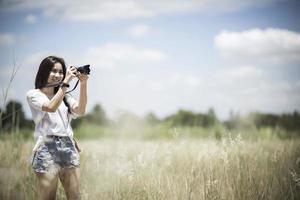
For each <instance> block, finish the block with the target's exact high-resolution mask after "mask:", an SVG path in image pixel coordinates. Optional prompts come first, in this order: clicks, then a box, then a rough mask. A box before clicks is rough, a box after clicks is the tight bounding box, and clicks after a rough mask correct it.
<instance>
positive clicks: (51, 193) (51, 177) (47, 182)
mask: <svg viewBox="0 0 300 200" xmlns="http://www.w3.org/2000/svg"><path fill="white" fill-rule="evenodd" d="M35 174H36V176H37V195H38V198H37V199H38V200H46V199H47V200H55V199H56V190H57V184H58V175H57V174H50V173H38V172H36V173H35Z"/></svg>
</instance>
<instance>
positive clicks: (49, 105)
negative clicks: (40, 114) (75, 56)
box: [42, 66, 76, 112]
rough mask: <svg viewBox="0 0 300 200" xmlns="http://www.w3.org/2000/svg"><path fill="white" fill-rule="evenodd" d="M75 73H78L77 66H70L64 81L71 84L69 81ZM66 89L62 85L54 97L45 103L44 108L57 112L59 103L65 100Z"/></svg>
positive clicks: (47, 110) (44, 109)
mask: <svg viewBox="0 0 300 200" xmlns="http://www.w3.org/2000/svg"><path fill="white" fill-rule="evenodd" d="M75 73H76V68H75V67H72V66H71V67H69V68H68V69H67V73H66V76H65V79H64V81H63V82H64V83H67V84H69V82H70V81H71V80H72V79H73V78H74V77H76V75H75ZM66 90H67V88H66V87H60V88H59V89H58V91H57V93H56V94H55V95H54V96H53V97H52V99H51V100H49V101H48V102H46V103H44V105H43V106H42V110H43V111H46V112H55V111H56V110H57V108H58V107H59V105H60V104H61V102H62V101H63V99H64V96H65V93H66Z"/></svg>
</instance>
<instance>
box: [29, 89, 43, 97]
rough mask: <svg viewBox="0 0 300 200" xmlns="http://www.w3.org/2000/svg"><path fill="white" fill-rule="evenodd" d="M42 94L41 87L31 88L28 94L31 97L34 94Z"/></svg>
mask: <svg viewBox="0 0 300 200" xmlns="http://www.w3.org/2000/svg"><path fill="white" fill-rule="evenodd" d="M36 94H41V91H40V89H30V90H28V91H27V93H26V96H27V97H30V96H32V95H36Z"/></svg>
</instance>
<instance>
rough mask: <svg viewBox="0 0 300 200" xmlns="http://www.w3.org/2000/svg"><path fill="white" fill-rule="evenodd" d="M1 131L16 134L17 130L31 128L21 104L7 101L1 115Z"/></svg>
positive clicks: (31, 125) (31, 124)
mask: <svg viewBox="0 0 300 200" xmlns="http://www.w3.org/2000/svg"><path fill="white" fill-rule="evenodd" d="M2 125H3V130H5V131H11V132H15V131H16V132H18V131H19V128H24V127H27V128H31V127H33V123H32V122H31V121H29V120H27V119H26V118H25V114H24V111H23V107H22V104H21V103H20V102H18V101H13V100H11V101H9V102H8V103H7V105H6V107H5V111H4V113H3V115H2Z"/></svg>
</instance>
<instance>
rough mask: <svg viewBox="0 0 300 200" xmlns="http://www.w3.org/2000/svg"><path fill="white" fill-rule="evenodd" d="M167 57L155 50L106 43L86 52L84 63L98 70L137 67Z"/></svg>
mask: <svg viewBox="0 0 300 200" xmlns="http://www.w3.org/2000/svg"><path fill="white" fill-rule="evenodd" d="M166 59H167V55H166V54H165V53H164V52H162V51H160V50H155V49H145V48H141V47H137V46H134V45H132V44H120V43H107V44H105V45H103V46H100V47H93V48H90V49H89V50H88V51H87V54H86V56H85V59H84V60H85V62H87V63H91V64H92V65H93V66H97V67H99V68H114V67H118V66H119V67H122V66H137V65H141V64H145V63H148V62H161V61H164V60H166Z"/></svg>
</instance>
